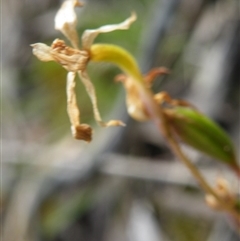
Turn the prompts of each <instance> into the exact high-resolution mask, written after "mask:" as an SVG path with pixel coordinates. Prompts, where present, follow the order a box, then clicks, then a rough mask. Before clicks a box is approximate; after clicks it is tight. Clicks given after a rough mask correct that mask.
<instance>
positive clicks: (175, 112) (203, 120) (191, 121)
mask: <svg viewBox="0 0 240 241" xmlns="http://www.w3.org/2000/svg"><path fill="white" fill-rule="evenodd" d="M165 114H166V117H167V119H168V121H169V122H170V125H171V128H172V130H173V131H174V133H175V134H177V136H179V137H180V139H181V140H182V141H183V142H185V143H186V144H188V145H190V146H192V147H194V148H196V149H197V150H199V151H202V152H204V153H205V154H208V155H209V156H211V157H213V158H216V159H218V160H220V161H223V162H225V163H226V164H229V165H230V166H232V167H235V166H237V163H236V156H235V152H234V147H233V144H232V142H231V140H230V138H229V137H228V135H227V134H226V133H225V132H224V131H223V130H222V129H221V128H220V127H219V126H218V125H217V124H216V123H214V122H213V121H212V120H210V119H209V118H208V117H206V116H205V115H203V114H201V113H199V112H198V111H196V110H194V109H192V108H188V107H174V108H171V109H166V111H165Z"/></svg>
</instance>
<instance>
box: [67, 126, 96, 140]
mask: <svg viewBox="0 0 240 241" xmlns="http://www.w3.org/2000/svg"><path fill="white" fill-rule="evenodd" d="M71 130H72V135H73V137H74V138H76V139H78V140H84V141H86V142H90V141H91V140H92V128H91V127H90V126H89V125H87V124H81V125H77V126H71Z"/></svg>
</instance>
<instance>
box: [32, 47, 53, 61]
mask: <svg viewBox="0 0 240 241" xmlns="http://www.w3.org/2000/svg"><path fill="white" fill-rule="evenodd" d="M30 46H31V47H32V48H33V50H32V51H33V54H34V55H35V56H36V57H37V58H38V59H40V60H41V61H44V62H48V61H52V60H54V58H53V57H52V55H51V47H49V46H47V45H46V44H42V43H36V44H31V45H30Z"/></svg>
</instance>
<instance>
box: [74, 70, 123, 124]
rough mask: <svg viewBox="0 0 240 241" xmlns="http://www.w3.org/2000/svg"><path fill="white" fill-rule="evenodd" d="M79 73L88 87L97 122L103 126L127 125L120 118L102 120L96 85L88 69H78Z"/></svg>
mask: <svg viewBox="0 0 240 241" xmlns="http://www.w3.org/2000/svg"><path fill="white" fill-rule="evenodd" d="M78 74H79V77H80V79H81V80H82V82H83V84H84V86H85V88H86V91H87V93H88V95H89V97H90V99H91V102H92V106H93V113H94V118H95V120H96V121H97V123H98V124H99V125H100V126H102V127H108V126H125V124H124V123H123V122H121V121H119V120H110V121H109V122H104V121H102V118H101V116H100V113H99V110H98V104H97V96H96V91H95V88H94V85H93V84H92V82H91V80H90V78H89V77H88V74H87V73H86V71H78Z"/></svg>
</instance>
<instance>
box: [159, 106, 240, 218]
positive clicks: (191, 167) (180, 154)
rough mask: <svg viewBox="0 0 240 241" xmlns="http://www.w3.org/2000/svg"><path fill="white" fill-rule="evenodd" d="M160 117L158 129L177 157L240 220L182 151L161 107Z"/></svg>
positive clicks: (201, 184)
mask: <svg viewBox="0 0 240 241" xmlns="http://www.w3.org/2000/svg"><path fill="white" fill-rule="evenodd" d="M159 119H161V125H159V120H158V121H157V123H156V124H157V126H158V129H159V130H160V132H161V133H163V135H164V137H165V139H166V141H167V142H168V144H169V146H170V148H171V150H172V151H173V153H174V154H175V155H176V157H178V159H179V160H180V161H181V162H182V163H183V164H184V165H185V166H186V167H187V168H188V169H189V170H190V172H191V173H192V175H193V176H194V177H195V179H196V180H197V181H198V183H199V185H200V186H201V188H202V189H203V190H204V191H205V192H206V193H208V194H211V195H213V196H214V197H215V198H216V199H217V201H218V202H219V204H220V205H221V207H222V208H223V209H224V210H226V211H228V212H229V213H231V214H232V215H233V216H234V217H235V218H236V220H240V214H239V213H238V212H237V211H236V210H235V209H234V207H233V206H232V205H229V204H227V203H226V202H224V200H222V198H221V197H219V195H218V194H217V193H216V192H215V190H214V189H213V188H212V187H211V186H210V185H209V184H208V182H207V181H206V180H205V178H204V176H203V175H202V174H201V173H200V172H199V170H198V169H197V168H196V166H195V165H194V164H193V163H192V162H191V161H190V160H189V159H188V158H187V157H186V155H185V154H184V153H183V152H182V150H181V147H180V146H179V144H178V142H177V141H176V140H175V138H174V137H173V135H172V132H171V130H170V127H169V125H168V123H167V120H166V118H165V116H164V113H163V111H162V109H161V108H160V111H159Z"/></svg>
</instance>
